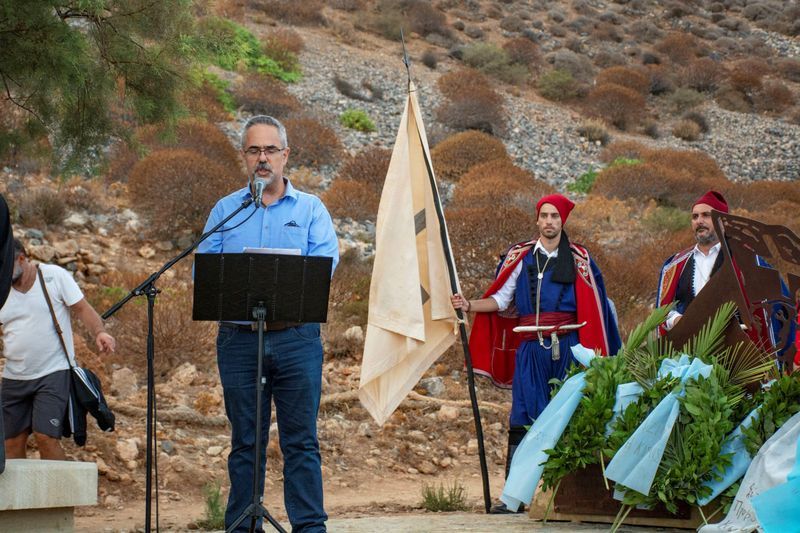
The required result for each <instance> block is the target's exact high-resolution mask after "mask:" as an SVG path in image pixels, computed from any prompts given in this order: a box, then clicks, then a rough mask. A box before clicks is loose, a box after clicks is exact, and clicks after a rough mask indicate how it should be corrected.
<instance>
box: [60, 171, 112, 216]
mask: <svg viewBox="0 0 800 533" xmlns="http://www.w3.org/2000/svg"><path fill="white" fill-rule="evenodd" d="M59 195H60V196H61V197H63V198H64V202H65V203H66V204H67V206H68V207H70V208H71V209H75V210H78V211H88V212H90V213H96V212H97V211H98V210H99V208H100V206H101V201H102V199H103V197H104V191H103V188H102V185H101V183H100V181H98V180H87V179H84V178H81V177H80V176H73V177H72V178H70V179H69V180H67V181H66V182H65V183H63V184H62V185H61V187H60V190H59Z"/></svg>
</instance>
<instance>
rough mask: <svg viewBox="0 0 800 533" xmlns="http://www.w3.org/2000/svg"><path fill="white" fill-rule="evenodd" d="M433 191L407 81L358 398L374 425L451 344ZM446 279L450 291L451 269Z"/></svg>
mask: <svg viewBox="0 0 800 533" xmlns="http://www.w3.org/2000/svg"><path fill="white" fill-rule="evenodd" d="M435 187H436V181H435V178H434V175H433V166H432V165H431V157H430V150H429V148H428V140H427V137H426V136H425V127H424V125H423V123H422V116H421V114H420V111H419V104H418V103H417V96H416V89H415V87H414V84H413V83H411V82H409V91H408V98H407V100H406V106H405V110H404V111H403V117H402V119H401V121H400V128H399V130H398V132H397V139H396V140H395V144H394V150H393V151H392V158H391V161H390V162H389V170H388V171H387V173H386V180H385V182H384V185H383V192H382V193H381V201H380V206H379V207H378V220H377V224H376V231H375V262H374V265H373V269H372V283H371V286H370V293H369V318H368V321H367V334H366V338H365V341H364V357H363V360H362V363H361V381H360V383H359V393H358V396H359V399H360V400H361V403H362V405H363V406H364V407H365V408H366V410H367V411H368V412H369V413H370V415H372V417H373V418H374V419H375V421H376V422H378V424H383V423H384V422H385V421H386V420H387V419H388V418H389V417H390V416H391V414H392V413H393V412H394V410H395V409H396V408H397V406H398V405H400V402H402V401H403V398H405V396H406V395H407V394H408V393H409V391H411V389H412V388H414V385H416V383H417V382H418V381H419V378H420V377H421V376H422V375H423V374H424V373H425V371H426V370H427V369H428V368H429V367H430V366H431V364H432V363H433V362H434V361H435V360H436V359H437V358H438V357H439V356H440V355H441V354H442V353H443V352H444V351H445V350H446V349H447V348H449V347H450V346H451V345H452V344H453V343H454V342H455V341H456V339H457V338H458V324H457V322H458V318H457V316H456V312H455V310H454V309H453V307H452V305H451V303H450V295H451V294H452V290H451V284H450V279H449V273H448V268H447V257H452V253H451V251H450V244H449V240H448V239H447V228H446V226H445V225H444V217H443V216H441V205H440V203H439V196H438V193H437V192H436V189H435ZM440 217H441V218H440ZM445 243H446V244H445ZM445 247H446V248H447V249H445ZM453 277H454V283H455V285H456V288H457V287H458V280H457V277H456V275H455V269H453Z"/></svg>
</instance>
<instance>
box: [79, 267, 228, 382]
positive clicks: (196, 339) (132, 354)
mask: <svg viewBox="0 0 800 533" xmlns="http://www.w3.org/2000/svg"><path fill="white" fill-rule="evenodd" d="M178 268H179V269H181V268H182V269H184V272H183V275H180V276H175V278H174V280H168V279H165V278H161V280H160V281H159V283H158V288H159V289H161V294H160V295H159V296H158V298H157V300H156V306H155V320H154V324H153V326H154V327H153V333H154V336H155V356H156V357H155V371H156V374H157V376H158V377H159V378H163V377H165V376H167V375H168V374H169V373H170V372H172V371H173V370H174V369H175V367H177V366H178V365H180V364H181V363H184V362H186V361H189V362H191V363H193V364H195V365H197V367H198V369H199V370H201V371H203V372H212V371H213V368H214V358H215V347H214V338H215V335H216V332H217V329H216V328H215V327H209V326H210V325H209V324H208V323H206V322H197V321H194V320H192V289H191V286H187V284H186V283H185V282H179V281H177V280H178V279H182V280H185V279H187V278H188V277H189V276H190V272H189V271H188V263H187V264H186V265H184V266H181V267H178ZM147 275H148V273H147V272H130V271H119V270H115V271H109V272H108V273H107V274H104V275H103V277H102V278H101V282H102V283H101V284H100V285H99V286H97V288H95V289H91V290H89V291H87V299H88V300H89V301H90V302H91V303H92V304H93V305H94V307H95V308H96V309H107V308H109V307H110V306H111V305H113V304H114V303H116V302H117V301H118V300H119V299H120V298H121V297H123V296H125V295H126V294H127V293H128V292H129V291H130V290H131V289H132V288H134V287H136V286H137V285H139V284H140V283H141V282H142V281H143V280H145V279H146V278H147ZM107 328H108V330H109V333H111V335H113V336H114V338H115V339H116V340H117V349H116V351H115V352H114V353H111V354H106V355H104V356H103V358H104V362H105V364H106V365H107V366H108V367H110V366H111V365H120V366H127V367H129V368H131V369H132V370H134V371H135V372H137V373H139V374H140V375H144V369H145V367H146V364H147V358H146V356H145V355H146V353H147V345H146V334H147V305H146V301H145V300H144V298H139V299H134V300H132V301H129V302H128V303H127V304H126V305H125V306H123V307H122V308H121V309H120V310H119V311H118V312H117V313H116V314H115V315H114V316H113V318H111V319H110V320H109V321H108V322H107Z"/></svg>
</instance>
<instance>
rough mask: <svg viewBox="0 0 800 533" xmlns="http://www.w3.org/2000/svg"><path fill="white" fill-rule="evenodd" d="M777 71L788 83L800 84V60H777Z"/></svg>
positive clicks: (788, 58)
mask: <svg viewBox="0 0 800 533" xmlns="http://www.w3.org/2000/svg"><path fill="white" fill-rule="evenodd" d="M775 70H776V71H777V72H778V73H780V75H781V76H783V78H784V79H786V80H788V81H794V82H800V59H797V58H795V57H781V58H779V59H777V60H775Z"/></svg>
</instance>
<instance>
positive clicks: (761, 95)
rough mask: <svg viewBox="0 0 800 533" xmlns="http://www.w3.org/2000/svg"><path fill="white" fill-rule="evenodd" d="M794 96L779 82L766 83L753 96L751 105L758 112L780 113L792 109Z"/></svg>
mask: <svg viewBox="0 0 800 533" xmlns="http://www.w3.org/2000/svg"><path fill="white" fill-rule="evenodd" d="M794 102H795V96H794V93H793V92H792V90H791V89H789V88H788V87H787V86H786V85H785V84H783V83H781V82H779V81H766V82H764V84H763V85H762V86H761V89H760V90H759V91H758V92H757V93H756V94H755V95H754V96H753V104H754V105H755V107H756V109H757V110H759V111H768V112H771V113H782V112H784V111H786V109H788V108H790V107H792V106H793V105H794Z"/></svg>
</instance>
